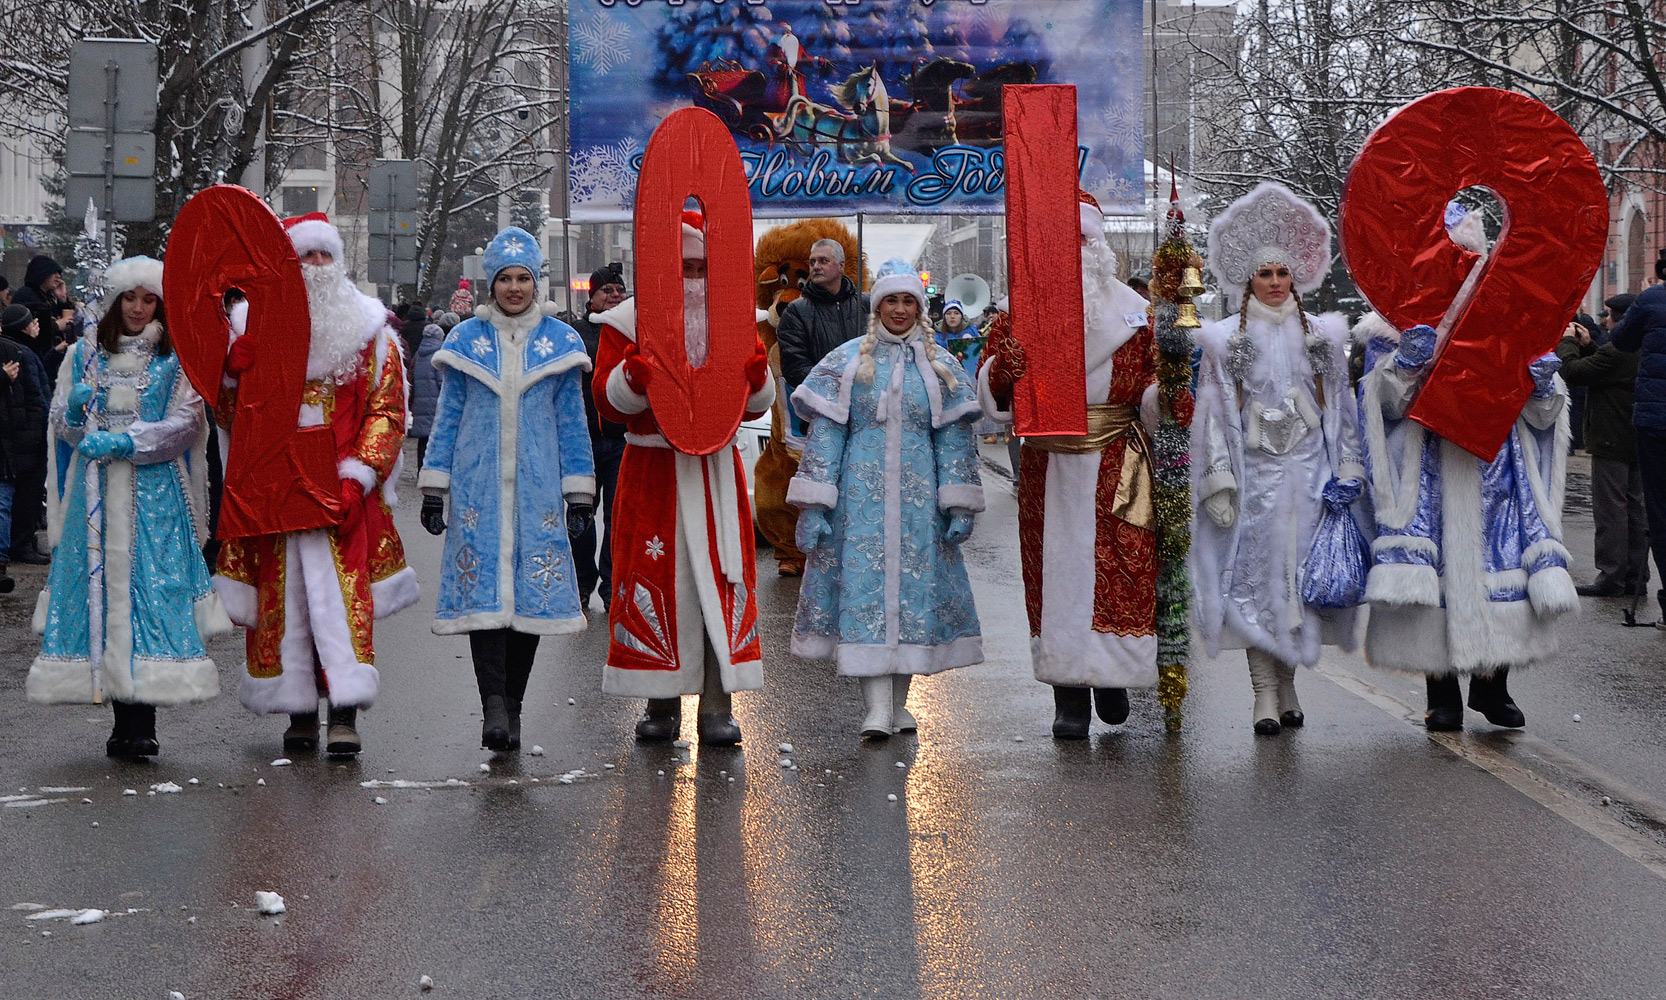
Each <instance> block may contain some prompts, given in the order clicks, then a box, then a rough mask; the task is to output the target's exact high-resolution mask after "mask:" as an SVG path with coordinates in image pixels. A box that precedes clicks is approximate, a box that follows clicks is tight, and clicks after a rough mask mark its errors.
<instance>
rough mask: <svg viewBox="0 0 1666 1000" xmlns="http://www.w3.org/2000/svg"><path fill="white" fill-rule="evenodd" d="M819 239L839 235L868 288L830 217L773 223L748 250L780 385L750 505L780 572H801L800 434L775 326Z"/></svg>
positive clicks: (851, 243)
mask: <svg viewBox="0 0 1666 1000" xmlns="http://www.w3.org/2000/svg"><path fill="white" fill-rule="evenodd" d="M817 240H837V241H838V242H839V245H840V246H842V247H844V248H845V275H846V276H847V277H849V278H850V280H852V281H854V282H856V285H857V287H858V288H861V289H863V290H866V289H867V287H868V276H867V271H866V269H865V268H863V267H862V263H861V253H860V252H859V251H858V247H857V242H856V236H855V234H854V233H852V232H851V231H850V230H849V229H848V228H846V227H845V226H844V225H843V224H842V223H840V222H838V221H836V220H833V219H806V220H805V221H803V222H795V223H792V224H791V225H787V226H779V227H777V228H775V229H771V230H769V231H768V232H766V233H764V235H763V236H761V237H760V238H759V239H758V246H757V249H756V251H754V253H753V255H752V261H753V264H752V268H753V271H754V272H755V276H756V278H757V281H758V310H759V315H760V318H759V320H758V336H759V337H760V338H761V339H762V340H763V342H764V348H765V349H766V350H768V351H769V370H770V372H771V373H772V374H774V376H775V381H776V387H777V389H778V390H779V391H778V392H777V393H776V395H775V406H774V408H773V410H772V411H771V413H770V424H771V425H770V431H769V444H768V445H766V446H765V447H764V450H763V454H762V455H760V456H759V457H758V463H757V465H756V466H755V467H754V469H753V474H752V476H753V478H752V481H753V501H754V503H753V510H754V511H755V512H756V517H757V521H758V531H759V532H760V533H762V535H763V536H764V540H765V541H767V542H769V544H770V547H771V548H773V549H774V550H775V564H776V570H777V571H778V572H779V573H780V574H781V575H782V576H802V575H803V574H804V554H803V553H802V552H800V551H798V547H797V546H795V545H794V544H793V530H794V529H795V528H796V527H797V526H798V509H797V508H795V507H789V506H787V483H788V482H789V481H791V479H792V477H793V476H794V475H796V474H797V473H798V457H799V455H800V453H801V446H802V444H803V439H802V435H801V434H793V433H789V431H791V429H792V427H791V419H792V418H791V410H790V405H791V404H790V403H789V402H788V401H787V392H786V385H785V383H783V382H782V381H781V349H780V348H779V347H777V346H776V343H775V328H776V326H777V325H779V324H780V322H781V310H783V309H785V308H786V307H787V304H788V303H789V302H791V301H793V300H794V299H796V298H798V297H799V295H800V292H799V287H798V286H799V283H800V282H802V281H804V280H806V279H808V278H809V276H810V245H811V244H813V243H815V242H816V241H817ZM766 313H767V315H765V314H766ZM800 430H802V429H800Z"/></svg>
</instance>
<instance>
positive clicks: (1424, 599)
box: [1365, 563, 1440, 608]
mask: <svg viewBox="0 0 1666 1000" xmlns="http://www.w3.org/2000/svg"><path fill="white" fill-rule="evenodd" d="M1365 599H1366V601H1368V602H1370V603H1372V604H1413V605H1418V606H1421V607H1429V608H1437V607H1439V606H1440V576H1439V574H1437V573H1436V572H1435V568H1434V567H1433V566H1416V565H1412V564H1411V563H1378V564H1377V565H1375V566H1373V567H1371V572H1370V573H1369V574H1368V575H1367V576H1366V578H1365Z"/></svg>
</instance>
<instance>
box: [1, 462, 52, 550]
mask: <svg viewBox="0 0 1666 1000" xmlns="http://www.w3.org/2000/svg"><path fill="white" fill-rule="evenodd" d="M12 486H13V489H14V492H13V494H12V537H11V538H10V539H9V544H10V546H11V554H12V558H14V559H15V558H17V557H18V556H20V555H22V554H23V550H24V549H25V548H26V547H27V546H28V545H29V543H30V542H33V541H34V540H35V532H36V531H39V530H40V528H41V509H42V507H43V506H44V505H45V504H46V464H45V460H44V459H43V460H42V462H41V464H40V465H35V464H34V463H32V462H31V463H28V464H25V465H20V466H18V468H17V475H16V477H15V478H14V479H13V480H12Z"/></svg>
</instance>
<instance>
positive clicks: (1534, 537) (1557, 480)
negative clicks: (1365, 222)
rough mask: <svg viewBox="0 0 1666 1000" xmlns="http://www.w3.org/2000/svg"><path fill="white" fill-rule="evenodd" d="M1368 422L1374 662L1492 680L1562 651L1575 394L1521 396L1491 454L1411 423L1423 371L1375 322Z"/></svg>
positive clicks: (1369, 323)
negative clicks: (1566, 495)
mask: <svg viewBox="0 0 1666 1000" xmlns="http://www.w3.org/2000/svg"><path fill="white" fill-rule="evenodd" d="M1361 334H1364V335H1366V336H1369V337H1370V344H1369V346H1368V349H1367V351H1366V374H1365V377H1364V378H1362V379H1361V380H1360V387H1359V392H1360V425H1361V427H1362V428H1363V429H1364V432H1365V433H1364V438H1365V445H1366V449H1365V451H1366V467H1367V470H1368V473H1369V478H1370V485H1371V493H1372V499H1373V502H1374V506H1375V511H1376V520H1377V538H1376V541H1375V542H1374V543H1373V545H1372V547H1371V553H1372V567H1371V571H1370V575H1369V576H1368V577H1367V578H1366V593H1365V597H1366V600H1367V601H1369V602H1370V604H1371V616H1370V622H1369V624H1368V626H1367V628H1366V633H1365V653H1366V658H1367V659H1368V660H1369V661H1370V662H1371V665H1372V666H1375V667H1379V668H1383V669H1389V670H1404V671H1408V672H1413V673H1423V674H1433V675H1441V674H1449V673H1454V672H1455V673H1460V674H1469V673H1476V674H1482V675H1489V674H1491V673H1493V672H1494V671H1495V670H1497V669H1498V668H1499V667H1524V666H1529V665H1531V664H1533V663H1537V662H1542V661H1545V660H1548V659H1552V658H1554V657H1555V655H1556V649H1557V642H1556V628H1557V619H1558V618H1559V617H1560V616H1561V615H1562V614H1563V613H1565V612H1568V611H1572V610H1574V609H1575V608H1577V607H1578V604H1579V598H1578V596H1577V595H1576V594H1575V591H1574V586H1573V580H1572V578H1571V577H1569V575H1568V569H1567V567H1568V550H1567V549H1566V548H1564V547H1563V545H1562V498H1563V489H1564V482H1565V477H1566V473H1567V454H1568V440H1569V436H1570V435H1569V426H1568V424H1569V421H1568V412H1567V411H1568V407H1567V398H1568V393H1567V388H1566V387H1565V386H1564V385H1563V384H1562V382H1561V379H1559V378H1558V379H1557V380H1556V382H1555V390H1554V391H1553V392H1552V393H1551V394H1550V395H1549V396H1546V397H1544V398H1535V399H1530V400H1528V401H1527V404H1526V406H1525V407H1524V408H1523V409H1522V412H1521V415H1520V416H1519V417H1518V418H1517V419H1516V424H1515V427H1514V428H1513V429H1512V430H1511V432H1510V436H1509V438H1508V439H1507V440H1506V441H1505V442H1504V446H1503V447H1502V448H1500V449H1499V452H1498V455H1497V457H1495V458H1494V459H1493V460H1492V461H1490V462H1488V461H1485V460H1483V459H1479V458H1476V457H1475V456H1474V455H1472V454H1470V453H1469V452H1467V451H1464V450H1463V449H1462V448H1460V447H1458V446H1457V445H1455V444H1453V443H1452V442H1450V441H1448V440H1446V439H1444V438H1442V437H1440V436H1439V435H1438V434H1435V433H1433V432H1432V431H1428V430H1425V429H1424V428H1423V427H1422V426H1420V425H1419V424H1417V423H1415V422H1414V421H1411V420H1407V419H1405V417H1404V414H1405V411H1406V408H1407V407H1408V406H1409V404H1410V402H1411V399H1412V397H1413V395H1414V393H1415V391H1416V390H1417V388H1418V386H1420V385H1421V384H1422V382H1423V379H1424V378H1425V377H1426V376H1427V374H1428V370H1429V367H1430V366H1429V365H1423V366H1416V367H1408V366H1406V365H1402V364H1398V363H1397V361H1398V359H1399V354H1398V350H1397V348H1398V340H1399V334H1398V331H1396V330H1394V329H1393V328H1392V327H1390V326H1389V325H1388V324H1387V323H1385V322H1383V321H1382V320H1381V319H1379V318H1376V317H1375V316H1372V317H1369V318H1368V319H1367V320H1364V321H1362V322H1361V324H1360V326H1359V327H1358V328H1356V331H1355V335H1356V337H1358V336H1360V335H1361Z"/></svg>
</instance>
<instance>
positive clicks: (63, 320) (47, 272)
mask: <svg viewBox="0 0 1666 1000" xmlns="http://www.w3.org/2000/svg"><path fill="white" fill-rule="evenodd" d="M13 302H14V304H16V305H24V306H28V307H29V311H30V312H32V313H34V314H35V318H36V319H38V320H40V336H39V337H38V338H36V339H35V340H33V341H32V342H30V343H29V345H28V346H29V347H31V348H33V350H34V352H35V355H36V356H37V357H38V358H40V363H41V367H42V368H43V369H44V370H45V372H46V391H47V396H48V397H50V396H51V394H52V386H53V385H55V384H56V383H57V380H58V366H59V365H61V364H63V361H64V352H65V351H66V350H67V349H68V348H69V345H70V344H71V343H73V342H74V340H75V338H76V334H77V331H76V326H75V303H73V302H71V301H70V298H69V285H68V284H66V283H65V281H64V269H63V268H62V267H59V266H58V262H57V261H55V260H53V259H52V258H51V257H48V256H46V255H45V254H37V255H36V256H34V257H32V258H30V260H29V266H28V268H26V269H25V270H24V272H23V287H22V288H20V289H18V292H17V294H16V295H15V296H13Z"/></svg>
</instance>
